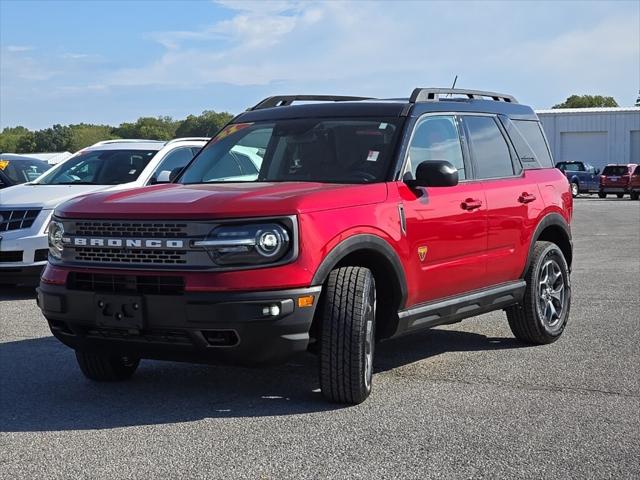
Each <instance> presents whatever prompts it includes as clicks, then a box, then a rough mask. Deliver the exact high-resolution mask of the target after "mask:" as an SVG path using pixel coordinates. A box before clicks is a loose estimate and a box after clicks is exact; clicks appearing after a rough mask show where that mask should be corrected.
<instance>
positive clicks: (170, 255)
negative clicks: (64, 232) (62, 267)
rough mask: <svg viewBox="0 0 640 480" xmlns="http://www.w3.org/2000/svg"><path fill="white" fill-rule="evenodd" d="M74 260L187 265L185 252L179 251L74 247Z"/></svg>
mask: <svg viewBox="0 0 640 480" xmlns="http://www.w3.org/2000/svg"><path fill="white" fill-rule="evenodd" d="M75 260H76V261H80V262H97V263H127V264H131V263H146V264H156V265H157V264H163V265H181V264H185V263H187V252H185V251H181V250H146V249H130V250H118V249H114V248H93V247H76V249H75Z"/></svg>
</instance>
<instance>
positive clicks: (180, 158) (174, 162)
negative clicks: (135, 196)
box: [151, 147, 193, 181]
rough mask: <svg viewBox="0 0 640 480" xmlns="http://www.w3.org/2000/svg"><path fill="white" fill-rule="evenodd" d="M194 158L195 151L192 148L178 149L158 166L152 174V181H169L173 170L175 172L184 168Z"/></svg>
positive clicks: (170, 153)
mask: <svg viewBox="0 0 640 480" xmlns="http://www.w3.org/2000/svg"><path fill="white" fill-rule="evenodd" d="M192 158H193V150H192V149H191V148H190V147H181V148H176V149H175V150H174V151H173V152H169V154H167V156H166V157H164V159H163V160H162V161H161V162H160V165H158V166H157V167H156V169H155V170H154V172H153V173H152V174H151V179H152V180H161V181H167V180H168V179H169V174H170V173H171V172H172V171H173V170H175V169H176V168H182V167H184V166H185V165H186V164H187V163H189V162H190V161H191V159H192ZM163 172H166V173H163ZM161 174H162V175H161ZM158 177H163V178H158ZM165 177H166V178H165Z"/></svg>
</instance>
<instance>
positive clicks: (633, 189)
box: [628, 165, 640, 200]
mask: <svg viewBox="0 0 640 480" xmlns="http://www.w3.org/2000/svg"><path fill="white" fill-rule="evenodd" d="M628 190H629V194H630V195H631V200H638V198H640V165H638V166H637V167H636V168H635V169H634V170H633V172H631V177H629V188H628Z"/></svg>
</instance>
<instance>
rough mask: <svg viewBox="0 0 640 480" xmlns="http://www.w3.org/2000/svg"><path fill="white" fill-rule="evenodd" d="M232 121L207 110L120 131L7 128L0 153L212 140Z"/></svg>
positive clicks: (148, 119) (123, 125) (0, 140)
mask: <svg viewBox="0 0 640 480" xmlns="http://www.w3.org/2000/svg"><path fill="white" fill-rule="evenodd" d="M231 118H233V115H231V114H230V113H227V112H214V111H212V110H205V111H204V112H202V114H201V115H189V116H188V117H187V118H185V119H184V120H173V119H172V118H171V117H166V116H165V117H157V118H156V117H141V118H139V119H138V120H136V121H135V122H130V123H129V122H125V123H121V124H120V125H119V126H117V127H112V126H110V125H93V124H88V123H79V124H76V125H53V126H52V127H50V128H44V129H42V130H36V131H32V130H29V129H28V128H25V127H21V126H18V127H7V128H5V129H3V130H2V132H0V152H6V153H34V152H64V151H69V152H76V151H78V150H81V149H83V148H85V147H88V146H89V145H93V144H94V143H96V142H100V141H102V140H113V139H118V138H145V139H150V140H171V139H173V138H178V137H211V136H213V135H215V134H216V133H217V132H218V131H219V130H220V129H221V128H222V127H223V126H224V125H225V124H226V123H227V122H228V121H229V120H231Z"/></svg>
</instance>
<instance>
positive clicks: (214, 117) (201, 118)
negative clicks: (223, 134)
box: [175, 110, 233, 137]
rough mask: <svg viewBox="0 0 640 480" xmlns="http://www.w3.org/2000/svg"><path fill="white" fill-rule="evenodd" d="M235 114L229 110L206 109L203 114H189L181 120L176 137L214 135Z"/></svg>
mask: <svg viewBox="0 0 640 480" xmlns="http://www.w3.org/2000/svg"><path fill="white" fill-rule="evenodd" d="M232 118H233V115H231V114H230V113H227V112H220V113H218V112H214V111H213V110H205V111H204V112H202V115H189V116H188V117H187V118H185V119H184V120H182V121H181V122H180V125H179V126H178V128H177V130H176V133H175V136H176V137H212V136H213V135H215V134H216V133H218V132H219V131H220V129H221V128H222V127H224V126H225V125H226V124H227V123H228V122H229V120H231V119H232Z"/></svg>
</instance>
